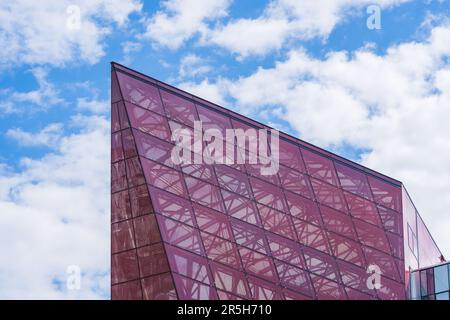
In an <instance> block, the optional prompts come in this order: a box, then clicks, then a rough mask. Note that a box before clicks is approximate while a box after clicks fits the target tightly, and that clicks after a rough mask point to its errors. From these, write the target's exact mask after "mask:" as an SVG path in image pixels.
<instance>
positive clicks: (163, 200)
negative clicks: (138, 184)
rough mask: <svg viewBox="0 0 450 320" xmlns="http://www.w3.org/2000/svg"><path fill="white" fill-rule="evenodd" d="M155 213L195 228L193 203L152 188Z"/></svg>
mask: <svg viewBox="0 0 450 320" xmlns="http://www.w3.org/2000/svg"><path fill="white" fill-rule="evenodd" d="M150 193H151V195H152V198H153V203H154V205H155V211H156V212H157V213H160V214H162V215H163V216H166V217H168V218H172V219H174V220H177V221H180V222H183V223H186V224H189V225H191V226H195V222H194V221H195V218H194V212H193V209H192V206H191V203H190V202H189V201H188V200H186V199H184V198H181V197H178V196H176V195H174V194H172V193H168V192H165V191H163V190H159V189H156V188H152V187H150Z"/></svg>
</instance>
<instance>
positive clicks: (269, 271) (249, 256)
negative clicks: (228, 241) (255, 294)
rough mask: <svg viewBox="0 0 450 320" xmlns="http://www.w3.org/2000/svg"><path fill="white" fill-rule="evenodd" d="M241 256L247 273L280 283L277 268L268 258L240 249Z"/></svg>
mask: <svg viewBox="0 0 450 320" xmlns="http://www.w3.org/2000/svg"><path fill="white" fill-rule="evenodd" d="M239 254H240V255H241V259H242V265H243V267H244V269H245V271H247V272H248V273H252V274H254V275H256V276H259V277H261V278H264V279H266V280H269V281H272V282H277V281H278V277H277V273H276V271H275V267H274V265H273V262H272V260H271V259H270V258H269V257H268V256H265V255H263V254H260V253H258V252H255V251H253V250H249V249H246V248H239Z"/></svg>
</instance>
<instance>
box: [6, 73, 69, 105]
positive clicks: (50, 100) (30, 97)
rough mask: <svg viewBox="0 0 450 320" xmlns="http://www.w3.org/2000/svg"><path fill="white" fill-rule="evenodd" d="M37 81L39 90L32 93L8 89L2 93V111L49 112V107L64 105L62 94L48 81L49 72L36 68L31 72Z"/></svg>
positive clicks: (31, 91)
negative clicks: (27, 110) (28, 110)
mask: <svg viewBox="0 0 450 320" xmlns="http://www.w3.org/2000/svg"><path fill="white" fill-rule="evenodd" d="M30 72H31V73H32V74H33V76H34V78H35V79H36V82H37V85H38V88H37V89H35V90H30V91H14V90H12V89H11V88H7V89H5V90H3V92H0V96H3V97H4V99H3V100H1V101H0V109H3V111H4V112H5V113H20V112H23V111H24V110H25V109H30V108H29V107H30V106H32V110H33V111H36V110H37V109H40V110H47V109H48V108H49V107H51V106H54V105H58V104H63V103H64V100H63V99H62V98H61V97H60V92H59V90H58V89H56V88H55V86H54V85H53V83H51V82H49V81H48V80H47V77H48V71H47V70H46V69H45V68H42V67H35V68H33V69H31V70H30Z"/></svg>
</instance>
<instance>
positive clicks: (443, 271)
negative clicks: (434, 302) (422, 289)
mask: <svg viewBox="0 0 450 320" xmlns="http://www.w3.org/2000/svg"><path fill="white" fill-rule="evenodd" d="M434 289H435V291H436V292H442V291H448V289H449V288H448V268H447V265H443V266H439V267H436V268H434Z"/></svg>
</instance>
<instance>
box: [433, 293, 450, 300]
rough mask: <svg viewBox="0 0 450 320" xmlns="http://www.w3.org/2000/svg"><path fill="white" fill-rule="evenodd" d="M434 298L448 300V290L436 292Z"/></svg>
mask: <svg viewBox="0 0 450 320" xmlns="http://www.w3.org/2000/svg"><path fill="white" fill-rule="evenodd" d="M436 300H450V298H449V296H448V291H447V292H442V293H438V294H436Z"/></svg>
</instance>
